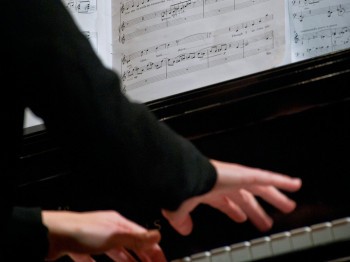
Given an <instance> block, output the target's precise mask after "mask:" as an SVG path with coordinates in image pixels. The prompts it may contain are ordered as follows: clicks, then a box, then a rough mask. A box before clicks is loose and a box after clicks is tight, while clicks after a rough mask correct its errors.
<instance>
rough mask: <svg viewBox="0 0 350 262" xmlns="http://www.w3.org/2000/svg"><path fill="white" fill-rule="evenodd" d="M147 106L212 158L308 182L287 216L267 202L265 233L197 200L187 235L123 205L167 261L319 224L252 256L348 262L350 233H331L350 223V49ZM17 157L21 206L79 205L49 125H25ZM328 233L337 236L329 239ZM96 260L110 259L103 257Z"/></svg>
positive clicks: (155, 213)
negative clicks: (156, 238) (157, 241)
mask: <svg viewBox="0 0 350 262" xmlns="http://www.w3.org/2000/svg"><path fill="white" fill-rule="evenodd" d="M147 105H148V106H149V108H150V110H151V111H153V112H154V114H155V115H156V116H157V117H158V118H159V121H163V122H165V123H166V124H168V125H169V126H170V127H172V128H173V129H174V130H176V131H177V132H178V133H180V134H181V135H183V136H184V137H186V138H188V139H190V140H191V141H192V142H193V143H194V144H195V145H196V146H197V147H198V148H199V149H200V150H201V151H202V152H203V153H204V154H206V155H207V156H209V157H210V158H214V159H219V160H223V161H230V162H236V163H240V164H244V165H249V166H255V167H259V168H264V169H269V170H274V171H277V172H281V173H285V174H289V175H291V176H297V177H301V178H302V180H303V187H302V189H301V190H300V191H299V192H296V193H290V196H291V197H292V198H293V199H295V200H296V201H297V203H298V206H297V208H296V210H295V211H294V212H292V213H291V214H288V215H285V214H281V212H279V211H277V210H275V209H273V208H271V207H270V206H268V205H266V204H265V203H264V202H262V205H263V206H264V207H266V210H267V211H268V213H269V214H270V215H271V216H272V217H273V219H274V221H275V223H274V226H273V228H272V229H271V230H270V231H268V232H260V231H258V230H257V229H256V228H255V227H254V226H252V225H251V224H250V223H249V222H245V223H242V224H237V223H235V222H233V221H231V220H230V219H228V218H227V217H226V216H225V215H223V214H222V213H220V212H218V211H216V210H214V209H212V208H210V207H208V206H200V207H198V208H197V209H196V210H195V211H194V212H193V219H194V225H195V227H194V230H193V233H192V234H191V235H189V236H186V237H184V236H180V235H179V234H177V233H176V232H174V230H173V229H172V228H171V227H170V226H169V225H168V224H167V222H166V221H165V219H163V218H162V216H161V215H160V213H159V210H154V209H153V208H152V206H151V205H150V206H147V205H146V206H142V207H141V206H140V207H137V208H135V210H137V211H135V210H130V209H129V208H128V207H125V210H122V213H123V212H124V214H126V215H128V217H130V218H132V219H134V220H135V221H137V222H138V223H140V224H142V225H143V226H145V227H148V228H158V229H160V231H161V233H162V240H161V246H162V247H163V249H164V251H165V253H166V256H167V258H168V259H169V261H171V260H176V261H240V260H239V259H237V260H234V258H233V256H232V254H231V253H230V252H232V250H233V249H234V248H237V247H241V248H243V247H244V248H247V247H249V248H252V246H251V245H253V244H259V243H260V244H261V243H263V244H264V245H269V248H270V249H271V245H272V244H273V243H275V242H273V241H274V239H278V238H280V239H286V238H287V241H288V243H292V241H296V239H294V240H293V239H290V238H289V237H290V236H291V235H292V236H294V237H295V236H296V235H297V234H305V235H307V236H308V237H314V236H313V235H312V233H314V234H317V232H318V233H320V236H321V239H320V240H319V241H320V242H319V243H318V244H317V243H316V242H317V241H316V240H313V246H312V245H311V246H310V247H309V248H307V247H305V248H299V249H298V250H296V249H295V245H302V244H303V242H302V241H299V242H298V241H296V243H294V246H293V245H292V247H291V250H289V251H288V252H284V253H283V252H282V254H279V253H278V252H276V250H272V252H270V251H271V250H270V251H269V252H270V253H271V254H270V255H263V256H260V257H259V256H255V257H254V256H253V257H251V260H264V261H296V260H297V259H300V260H303V261H346V260H347V259H349V260H350V258H349V257H350V249H349V247H350V242H349V238H348V239H343V240H341V241H339V240H337V239H336V237H334V236H335V234H336V233H335V232H333V231H332V230H333V228H332V227H334V230H338V231H339V232H340V234H341V233H342V232H348V230H349V217H350V170H349V165H348V164H349V163H350V153H349V149H350V50H344V51H340V52H336V53H331V54H328V55H324V56H320V57H316V58H313V59H309V60H305V61H301V62H298V63H293V64H289V65H285V66H282V67H278V68H274V69H271V70H268V71H264V72H259V73H255V74H253V75H249V76H244V77H241V78H238V79H233V80H230V81H227V82H223V83H220V84H216V85H212V86H208V87H205V88H201V89H198V90H194V91H189V92H186V93H182V94H178V95H174V96H171V97H167V98H163V99H159V100H156V101H152V102H149V103H147ZM20 162H21V165H20V167H19V168H20V174H21V175H20V176H19V177H18V188H17V196H16V202H17V203H18V204H19V205H27V206H33V205H35V206H37V205H40V206H42V207H43V208H48V209H77V210H79V206H72V202H71V200H72V199H73V198H74V189H71V185H70V180H69V176H70V173H71V171H70V168H69V165H68V164H67V162H66V161H65V157H64V152H62V150H61V148H60V147H59V146H57V145H56V144H55V143H54V141H52V140H51V139H50V137H49V135H48V134H47V133H46V131H45V128H43V127H42V126H35V127H31V128H28V129H26V130H25V135H24V148H23V153H22V155H21V161H20ZM93 201H94V199H93V196H91V203H93ZM339 223H340V225H341V227H338V225H339ZM310 230H311V231H312V230H313V231H312V232H310ZM318 230H319V231H318ZM327 232H328V233H329V234H331V239H328V240H327V241H324V243H323V242H322V241H323V240H325V239H324V238H326V235H327V234H328V233H327ZM293 234H294V235H293ZM310 234H311V235H310ZM333 240H334V241H333ZM259 241H260V242H259ZM262 241H263V242H262ZM264 241H265V242H264ZM266 241H267V242H266ZM315 241H316V242H315ZM316 244H317V245H316ZM293 247H294V249H293ZM249 252H250V256H252V251H251V250H250V251H249ZM216 254H225V255H226V257H227V255H228V254H229V256H230V257H231V260H230V258H229V259H228V260H224V259H222V260H220V259H221V258H220V256H216ZM253 255H254V254H253ZM341 258H342V259H341ZM65 259H66V258H63V259H62V260H65ZM98 261H109V260H108V259H107V258H105V257H103V256H101V257H98Z"/></svg>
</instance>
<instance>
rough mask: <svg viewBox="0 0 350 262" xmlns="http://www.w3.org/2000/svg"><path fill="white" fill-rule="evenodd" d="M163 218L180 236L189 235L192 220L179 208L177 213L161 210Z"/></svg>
mask: <svg viewBox="0 0 350 262" xmlns="http://www.w3.org/2000/svg"><path fill="white" fill-rule="evenodd" d="M162 214H163V216H164V217H165V218H166V219H167V220H168V221H169V224H170V225H171V226H172V227H173V228H174V229H175V230H176V231H177V232H179V233H180V234H181V235H184V236H186V235H189V234H190V233H191V231H192V228H193V222H192V218H191V216H190V214H189V213H186V212H184V211H182V209H181V207H180V208H179V209H178V210H177V211H174V212H173V211H168V210H165V209H162Z"/></svg>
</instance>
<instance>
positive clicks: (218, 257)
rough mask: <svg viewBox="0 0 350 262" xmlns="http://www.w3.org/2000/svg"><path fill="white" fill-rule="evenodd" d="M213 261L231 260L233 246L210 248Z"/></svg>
mask: <svg viewBox="0 0 350 262" xmlns="http://www.w3.org/2000/svg"><path fill="white" fill-rule="evenodd" d="M210 253H211V262H231V256H230V253H231V248H230V247H227V246H226V247H220V248H216V249H213V250H210Z"/></svg>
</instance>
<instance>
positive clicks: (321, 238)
mask: <svg viewBox="0 0 350 262" xmlns="http://www.w3.org/2000/svg"><path fill="white" fill-rule="evenodd" d="M311 235H312V241H313V243H314V245H315V246H318V245H322V244H326V243H330V242H332V241H333V232H332V224H331V223H330V222H325V223H320V224H316V225H312V226H311Z"/></svg>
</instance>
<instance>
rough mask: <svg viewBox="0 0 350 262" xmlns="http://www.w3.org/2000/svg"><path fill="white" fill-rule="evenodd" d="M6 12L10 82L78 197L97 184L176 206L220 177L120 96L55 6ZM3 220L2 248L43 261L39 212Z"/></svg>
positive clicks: (29, 5)
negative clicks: (67, 164)
mask: <svg viewBox="0 0 350 262" xmlns="http://www.w3.org/2000/svg"><path fill="white" fill-rule="evenodd" d="M2 6H3V8H4V10H6V12H5V13H6V14H5V15H4V19H5V21H3V23H2V27H1V28H2V33H3V34H4V38H5V39H6V41H3V42H2V45H4V48H3V49H2V50H3V51H6V53H7V54H10V55H8V56H7V55H5V56H4V57H5V58H6V59H5V60H4V61H5V62H4V63H7V64H6V79H7V80H9V81H11V83H12V87H11V88H12V89H13V90H14V92H16V93H17V96H18V98H19V100H21V101H22V102H23V104H24V105H25V106H29V107H30V108H31V109H32V110H33V111H34V112H35V113H36V114H37V115H39V116H40V117H42V118H43V120H44V122H45V125H46V127H47V130H48V132H49V133H50V134H51V135H52V136H53V137H55V139H57V141H59V143H60V145H61V146H62V147H63V149H64V150H65V152H66V155H67V156H69V158H70V160H71V164H72V169H73V171H74V175H75V176H76V178H77V179H76V180H77V181H81V182H82V183H81V185H78V187H77V194H83V193H84V192H86V191H87V192H86V193H87V194H91V191H90V190H91V185H93V186H95V187H96V188H102V190H103V191H105V192H111V193H115V196H116V197H117V196H123V197H126V198H128V197H130V198H132V197H134V198H139V199H140V200H141V199H142V200H143V201H144V200H147V201H149V202H151V203H153V204H154V205H155V206H158V207H162V208H168V209H176V208H177V207H178V206H179V204H181V202H182V201H183V200H185V199H187V198H189V197H191V196H194V195H198V194H202V193H205V192H207V191H208V190H210V189H211V188H212V186H213V185H214V183H215V180H216V173H215V170H214V167H213V166H212V165H211V164H210V162H209V161H208V159H207V158H206V157H205V156H203V155H202V154H201V153H200V152H199V151H198V150H197V149H196V148H195V147H194V146H193V145H192V144H191V143H190V142H189V141H187V140H185V139H183V138H182V137H181V136H179V135H177V134H175V133H174V132H173V131H172V130H171V129H169V128H168V127H167V126H166V125H164V124H162V123H160V122H159V121H158V120H157V119H156V118H155V117H154V116H153V115H152V113H150V112H149V111H148V109H147V108H146V106H145V105H142V104H137V103H132V102H130V101H129V100H128V99H127V98H126V97H125V96H124V94H123V93H122V92H121V90H120V82H119V77H118V76H117V74H116V73H115V72H113V71H111V70H109V69H106V68H105V67H104V66H103V64H102V63H101V61H100V60H99V59H98V57H97V56H96V54H95V53H94V51H93V49H92V48H91V46H90V44H89V42H88V40H87V39H86V38H85V37H84V35H82V34H81V33H80V32H79V30H78V28H77V27H76V25H75V24H74V22H73V20H72V19H71V17H70V15H69V14H68V12H67V11H66V9H65V8H64V6H63V5H62V3H61V1H60V0H6V1H4V2H3V3H2ZM7 58H8V59H7ZM6 79H4V82H6V81H5V80H6ZM85 187H86V189H87V190H85ZM8 214H9V216H7V215H8ZM8 214H7V213H6V216H5V218H6V219H8V221H7V224H3V226H4V227H2V228H5V227H6V225H9V226H8V230H7V231H6V230H5V231H6V232H5V235H4V238H5V240H6V239H10V241H7V245H6V246H5V249H7V248H8V250H9V251H13V252H25V251H28V252H32V257H33V258H34V257H35V258H39V257H41V258H42V257H44V256H45V253H46V252H47V236H46V228H45V227H44V226H43V225H42V222H41V215H40V214H41V212H40V209H20V208H14V209H12V211H11V212H8ZM3 247H4V246H3ZM2 250H3V248H2ZM23 250H25V251H23ZM21 254H22V255H23V254H24V255H25V253H13V257H16V256H20V255H21ZM28 254H29V253H28Z"/></svg>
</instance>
